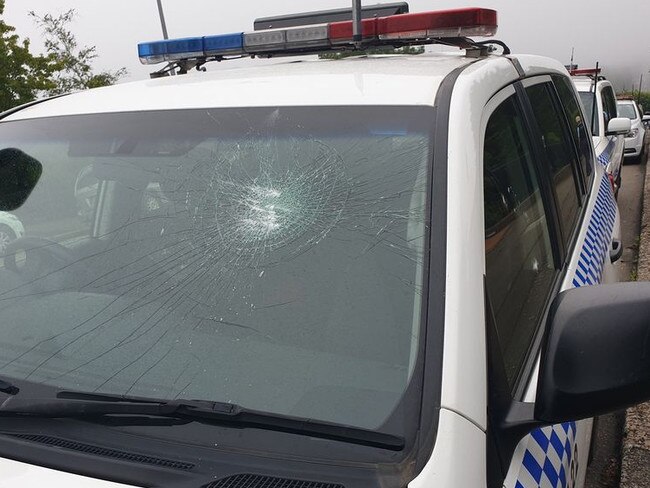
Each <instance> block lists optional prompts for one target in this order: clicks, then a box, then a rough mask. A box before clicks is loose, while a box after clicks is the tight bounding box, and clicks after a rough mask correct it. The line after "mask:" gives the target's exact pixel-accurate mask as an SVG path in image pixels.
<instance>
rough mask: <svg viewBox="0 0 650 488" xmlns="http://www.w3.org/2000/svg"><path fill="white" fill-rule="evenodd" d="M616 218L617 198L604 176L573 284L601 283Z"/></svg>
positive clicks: (576, 285)
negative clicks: (615, 198)
mask: <svg viewBox="0 0 650 488" xmlns="http://www.w3.org/2000/svg"><path fill="white" fill-rule="evenodd" d="M615 220H616V200H614V193H613V192H612V187H611V185H610V183H609V180H608V179H607V177H603V178H602V179H601V181H600V188H599V189H598V195H597V196H596V205H595V207H594V211H593V212H592V214H591V219H590V220H589V226H588V227H587V235H586V236H585V241H584V243H583V245H582V249H581V250H580V257H579V258H578V266H577V268H576V272H575V275H574V277H573V286H575V287H578V286H585V285H595V284H596V283H600V280H601V278H602V275H603V267H604V266H605V259H606V258H607V255H608V254H609V247H610V244H611V242H610V241H611V238H612V231H613V229H614V221H615Z"/></svg>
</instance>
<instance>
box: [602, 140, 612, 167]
mask: <svg viewBox="0 0 650 488" xmlns="http://www.w3.org/2000/svg"><path fill="white" fill-rule="evenodd" d="M615 146H616V143H615V142H614V141H609V144H607V147H606V148H605V150H604V151H603V152H602V153H600V156H598V161H599V162H600V164H602V165H603V168H607V165H608V164H609V162H610V161H611V159H612V153H613V152H614V147H615Z"/></svg>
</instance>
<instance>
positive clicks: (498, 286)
mask: <svg viewBox="0 0 650 488" xmlns="http://www.w3.org/2000/svg"><path fill="white" fill-rule="evenodd" d="M484 118H485V119H486V123H485V125H484V127H485V139H484V140H485V142H484V212H485V253H486V260H485V285H486V307H487V310H486V317H487V322H488V323H487V327H488V337H489V338H490V340H488V343H489V344H490V346H489V357H490V371H489V384H490V386H489V407H488V410H489V416H490V421H491V425H490V427H489V430H488V451H489V452H488V459H492V460H496V461H493V464H500V469H501V476H498V475H496V476H495V475H494V468H493V467H492V468H491V466H488V479H489V480H491V485H494V486H499V485H500V482H501V481H502V480H503V479H504V478H505V481H504V486H506V487H507V488H528V487H533V486H534V487H539V486H549V487H557V486H561V487H567V486H570V487H580V486H582V485H583V483H584V478H585V469H586V464H587V459H588V452H589V443H590V436H591V425H592V421H591V420H586V421H581V422H566V423H564V424H559V425H554V426H551V427H546V428H543V429H537V430H535V431H534V432H532V433H531V434H530V435H528V436H526V437H525V438H524V439H523V440H522V441H521V442H519V444H518V445H517V447H516V449H515V452H514V455H511V456H510V454H507V453H504V451H503V448H502V445H500V444H499V442H498V441H495V439H496V438H498V435H499V433H498V428H499V427H498V421H495V420H496V419H498V418H501V417H500V412H499V409H502V408H504V406H506V405H509V404H511V403H512V402H513V401H524V402H534V399H535V389H536V384H537V374H538V364H539V351H540V346H541V342H542V335H543V332H544V324H545V319H546V314H547V311H548V307H549V305H550V302H551V301H552V299H553V298H554V297H555V296H556V295H557V294H558V293H559V292H560V291H562V290H564V289H567V288H570V287H573V286H583V285H586V284H594V283H597V282H600V281H602V280H603V277H604V276H605V274H606V264H607V263H608V258H609V253H608V250H609V244H610V241H611V233H612V229H613V227H614V220H615V203H613V202H614V201H613V196H612V195H613V194H612V191H611V186H610V185H609V180H608V179H607V177H605V176H603V175H604V173H603V171H602V169H598V171H597V170H596V168H594V153H593V147H592V143H591V140H590V137H589V131H588V130H587V128H586V124H584V115H583V113H582V110H581V109H580V106H579V104H578V101H577V98H576V94H575V91H574V89H573V87H572V85H571V84H570V81H569V80H568V79H566V78H565V77H563V76H560V75H558V76H557V77H553V78H552V77H551V76H538V77H534V78H530V79H526V80H524V81H523V82H521V83H517V84H515V85H514V87H508V88H506V89H505V90H504V91H502V92H501V93H500V94H499V95H497V96H496V97H494V99H493V100H492V101H491V102H490V104H489V105H488V107H486V115H485V116H484ZM603 185H604V186H603ZM610 197H611V198H610ZM592 221H593V225H592ZM610 266H611V264H610ZM490 451H493V452H492V453H490ZM494 480H499V481H494ZM495 483H497V484H495Z"/></svg>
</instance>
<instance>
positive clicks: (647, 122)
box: [642, 112, 650, 129]
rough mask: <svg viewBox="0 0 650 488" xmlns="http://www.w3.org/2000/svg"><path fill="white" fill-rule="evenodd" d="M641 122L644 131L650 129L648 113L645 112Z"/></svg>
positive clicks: (649, 113)
mask: <svg viewBox="0 0 650 488" xmlns="http://www.w3.org/2000/svg"><path fill="white" fill-rule="evenodd" d="M642 121H643V126H644V127H645V128H646V129H650V112H646V113H644V114H643V119H642Z"/></svg>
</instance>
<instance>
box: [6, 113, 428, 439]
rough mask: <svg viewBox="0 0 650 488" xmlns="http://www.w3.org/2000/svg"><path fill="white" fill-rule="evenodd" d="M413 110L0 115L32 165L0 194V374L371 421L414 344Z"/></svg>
mask: <svg viewBox="0 0 650 488" xmlns="http://www.w3.org/2000/svg"><path fill="white" fill-rule="evenodd" d="M429 119H431V117H430V113H429V112H428V110H427V109H425V108H416V107H410V108H409V107H384V108H381V107H354V108H350V107H338V108H328V107H322V108H320V107H319V108H314V107H304V108H280V109H279V108H269V109H252V108H251V109H237V110H234V109H215V110H187V111H171V112H147V113H126V114H102V115H83V116H70V117H58V118H52V119H38V120H31V121H30V120H26V121H16V122H6V123H2V124H0V149H4V148H16V149H19V150H21V151H23V152H24V153H26V154H28V155H29V156H31V157H32V158H35V159H36V160H38V161H39V162H40V163H41V164H42V166H43V173H42V176H41V177H40V181H39V182H38V184H37V186H36V188H35V190H34V191H33V192H32V194H31V195H30V196H29V198H28V200H27V201H26V202H25V203H24V204H23V205H22V206H21V207H20V208H18V209H16V210H15V211H12V212H11V213H7V214H6V215H7V216H6V217H5V218H4V220H3V213H2V212H0V228H2V226H3V225H4V226H5V227H6V229H8V230H9V231H10V232H9V233H8V235H9V236H10V237H11V239H10V241H9V242H8V243H7V245H6V246H5V247H4V250H2V253H0V254H2V255H3V256H4V257H3V258H2V260H1V264H0V324H1V325H0V327H2V333H1V334H0V377H3V378H5V379H7V378H12V379H16V380H19V381H29V382H35V383H44V384H47V385H52V386H56V387H62V388H74V389H80V390H84V391H91V392H106V393H109V392H110V393H118V394H128V395H137V396H146V397H156V398H162V399H174V398H192V399H204V400H215V401H221V402H232V403H235V404H238V405H242V406H244V407H246V408H251V409H256V410H262V411H266V412H273V413H277V414H282V415H292V416H299V417H308V418H314V419H318V420H324V421H331V422H336V423H341V424H347V425H353V426H358V427H364V428H371V429H380V428H382V426H383V425H385V424H386V422H387V421H388V420H389V418H391V416H394V415H395V412H397V411H398V410H399V409H398V406H399V404H400V402H401V401H402V398H403V396H404V394H405V391H406V389H407V386H408V385H409V381H411V377H412V376H413V370H414V365H415V363H416V360H417V353H418V343H419V338H420V325H421V324H420V317H421V316H422V301H423V300H422V299H423V297H422V292H423V283H424V280H425V271H424V270H425V263H424V249H425V245H426V241H427V239H426V236H427V235H428V232H429V229H428V226H427V225H426V214H427V212H426V208H427V205H426V202H427V201H428V198H430V196H429V195H428V191H427V188H428V185H429V176H428V175H429V166H430V154H431V150H432V148H431V144H430V138H431V127H430V122H429ZM16 221H17V222H19V225H20V228H22V229H23V230H22V231H21V232H18V231H17V230H16V229H17V228H18V224H16V223H15V222H16ZM9 222H12V223H13V227H12V225H10V224H9ZM12 229H13V230H12Z"/></svg>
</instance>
